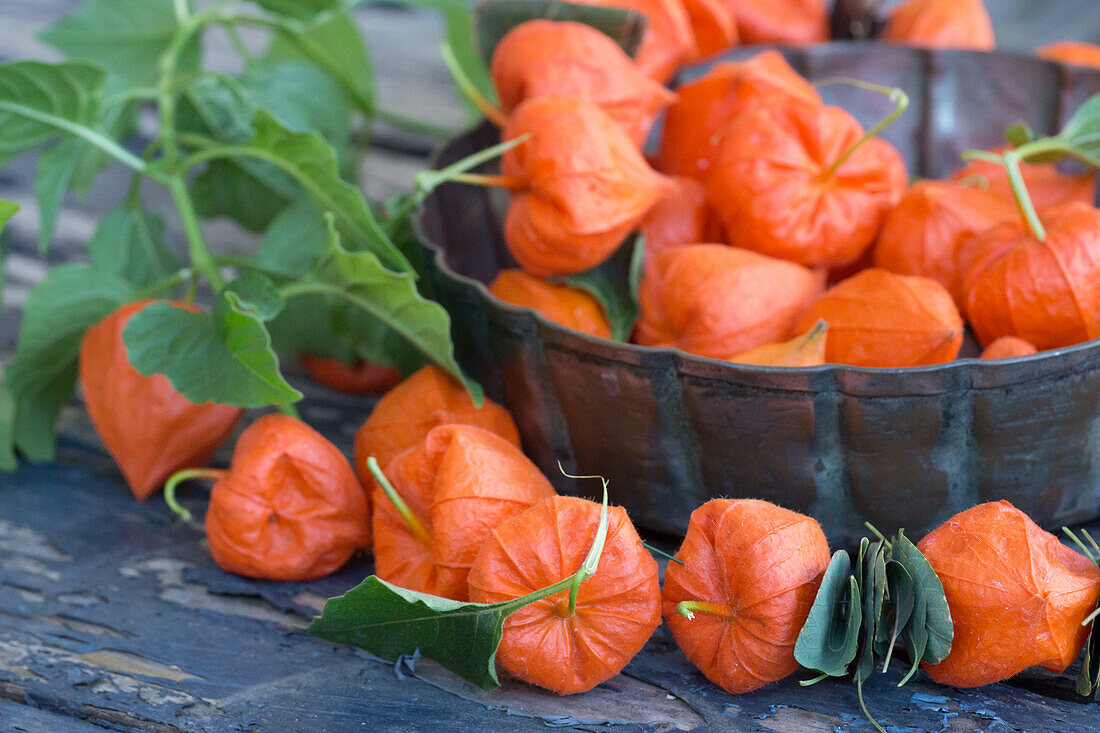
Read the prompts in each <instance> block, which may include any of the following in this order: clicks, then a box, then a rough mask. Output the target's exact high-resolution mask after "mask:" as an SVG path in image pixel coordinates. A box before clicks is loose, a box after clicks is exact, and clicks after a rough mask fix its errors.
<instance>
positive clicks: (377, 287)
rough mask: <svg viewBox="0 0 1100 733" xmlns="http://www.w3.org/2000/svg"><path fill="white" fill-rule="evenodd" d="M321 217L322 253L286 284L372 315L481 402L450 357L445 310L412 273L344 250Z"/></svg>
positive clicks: (329, 217)
mask: <svg viewBox="0 0 1100 733" xmlns="http://www.w3.org/2000/svg"><path fill="white" fill-rule="evenodd" d="M326 219H327V220H328V222H329V235H330V236H329V245H328V249H327V251H326V252H325V253H324V254H323V255H321V256H320V257H319V258H318V259H317V261H316V262H315V263H314V266H313V271H312V272H311V274H310V275H309V276H308V277H307V278H305V279H304V280H303V281H302V282H301V283H299V284H297V285H293V286H290V287H291V288H296V292H297V293H311V294H315V295H316V294H320V295H332V296H336V297H339V298H341V299H343V300H344V301H346V302H347V303H350V304H352V305H354V306H356V307H357V308H358V309H360V310H362V311H364V312H365V313H367V314H369V315H370V316H372V317H374V318H375V319H377V320H378V321H380V322H382V323H383V324H385V325H386V326H387V327H389V328H391V329H393V330H394V331H395V332H397V333H398V334H400V335H401V336H402V337H403V338H404V339H406V340H407V341H408V342H409V343H410V344H411V345H412V346H414V347H415V348H416V349H417V350H418V351H419V352H420V353H422V354H423V355H424V356H425V357H427V358H428V359H430V360H431V361H433V362H435V363H436V364H438V365H439V366H441V367H442V368H443V369H445V370H446V371H447V372H449V373H450V374H451V375H452V376H453V377H455V379H457V380H459V381H460V382H461V383H462V384H463V385H465V387H466V388H467V389H468V390H469V391H470V394H471V395H472V396H473V397H474V400H475V402H477V403H479V404H480V402H481V400H482V397H483V395H482V391H481V387H480V385H478V384H477V383H476V382H473V381H471V380H469V379H467V378H466V376H465V375H464V374H463V373H462V369H461V367H459V366H458V362H456V361H455V358H454V345H453V344H452V342H451V318H450V316H449V315H448V314H447V311H446V310H444V309H443V307H442V306H440V305H439V304H438V303H434V302H432V301H430V300H426V299H425V298H424V297H423V296H421V295H420V293H419V292H417V289H416V283H415V281H414V280H413V276H412V275H411V274H409V273H394V272H392V271H390V270H387V269H386V268H385V267H383V266H382V263H381V261H380V260H379V259H378V257H377V256H376V255H375V254H374V253H373V252H349V251H347V250H346V249H344V247H343V246H342V245H341V244H340V239H339V235H338V234H337V233H336V230H335V228H334V225H333V224H332V220H333V217H332V215H331V214H327V215H326ZM288 292H290V290H289V289H288Z"/></svg>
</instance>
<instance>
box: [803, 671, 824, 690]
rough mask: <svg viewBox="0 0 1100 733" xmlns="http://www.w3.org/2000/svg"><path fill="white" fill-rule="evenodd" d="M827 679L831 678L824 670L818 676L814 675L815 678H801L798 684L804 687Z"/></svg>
mask: <svg viewBox="0 0 1100 733" xmlns="http://www.w3.org/2000/svg"><path fill="white" fill-rule="evenodd" d="M827 679H829V675H828V674H826V673H824V672H822V673H821V674H819V675H818V676H817V677H813V678H811V679H808V680H799V681H798V684H799V685H800V686H802V687H809V686H810V685H816V684H817V683H818V682H821V681H822V680H827Z"/></svg>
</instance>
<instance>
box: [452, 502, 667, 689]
mask: <svg viewBox="0 0 1100 733" xmlns="http://www.w3.org/2000/svg"><path fill="white" fill-rule="evenodd" d="M599 518H600V505H599V504H596V503H594V502H591V501H587V500H585V499H578V498H574V497H565V496H555V497H551V498H549V499H545V500H543V501H542V502H540V503H539V504H536V505H535V506H534V507H532V508H531V509H528V510H527V511H525V512H524V513H522V514H520V515H518V516H515V517H513V518H512V519H509V520H507V521H505V522H503V523H501V524H499V525H498V526H497V527H496V528H495V529H494V530H493V531H492V532H491V533H490V535H489V538H488V539H487V540H486V541H485V543H484V544H483V545H482V547H481V550H480V551H479V552H478V555H477V558H476V559H475V560H474V565H473V567H472V568H471V569H470V574H469V588H470V600H471V601H475V602H477V603H497V602H501V601H507V600H510V599H513V598H518V597H519V596H521V595H525V594H527V593H531V592H532V591H535V590H538V589H539V588H545V587H546V586H548V585H551V584H553V583H556V582H558V581H560V580H562V579H564V578H566V577H568V576H570V575H572V574H573V573H574V572H576V571H577V569H578V568H579V567H580V565H581V562H582V561H583V560H584V557H585V555H587V554H588V550H589V548H590V547H591V545H592V541H593V539H594V538H595V536H596V527H597V525H598V524H599ZM568 596H569V591H568V590H563V591H561V592H559V593H556V594H554V595H552V596H550V597H548V598H545V599H543V600H541V601H537V602H535V603H532V604H530V605H528V606H525V607H523V608H521V609H520V610H518V611H516V612H515V613H513V614H512V615H511V616H509V617H508V619H507V620H506V621H505V622H504V631H503V635H502V637H501V641H500V648H499V650H498V651H497V662H499V664H500V666H501V667H503V668H504V669H505V670H507V671H508V673H509V674H511V675H513V676H514V677H518V678H519V679H521V680H524V681H525V682H529V683H531V684H533V685H538V686H539V687H544V688H546V689H548V690H552V691H554V692H557V693H558V694H561V695H568V694H572V693H575V692H584V691H585V690H590V689H592V688H593V687H595V686H596V685H598V684H599V683H601V682H603V681H604V680H607V679H610V678H611V677H614V676H615V675H616V674H618V673H619V671H620V670H622V668H623V667H625V666H626V664H627V662H629V661H630V660H631V659H632V658H633V657H634V655H635V654H637V653H638V652H639V651H640V650H641V648H642V647H643V646H644V645H645V643H646V641H647V640H648V639H649V637H650V636H651V635H652V634H653V631H654V630H655V629H656V628H657V626H659V625H660V623H661V588H660V585H659V581H658V577H657V563H656V562H654V561H653V558H652V556H650V554H649V552H647V551H646V549H645V548H644V547H643V546H642V542H641V539H639V537H638V533H637V532H636V531H635V529H634V526H633V525H632V524H631V523H630V519H629V518H627V515H626V512H625V511H624V510H623V509H622V508H620V507H610V508H609V510H608V530H607V541H606V544H605V545H604V550H603V555H602V556H601V557H600V562H599V567H598V569H597V571H596V573H595V575H593V576H592V577H590V578H589V579H588V580H586V581H584V582H583V583H581V585H580V589H579V592H578V594H577V603H576V607H575V609H574V612H573V613H572V614H569V613H568Z"/></svg>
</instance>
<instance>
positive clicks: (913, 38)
mask: <svg viewBox="0 0 1100 733" xmlns="http://www.w3.org/2000/svg"><path fill="white" fill-rule="evenodd" d="M882 40H884V41H890V42H892V43H904V44H908V45H910V46H924V47H929V48H969V49H973V50H975V51H992V50H993V48H994V47H995V46H996V45H997V44H996V39H995V38H994V35H993V21H992V20H990V18H989V12H988V11H987V10H986V9H985V4H984V3H983V2H982V0H906V2H903V3H901V4H900V5H898V6H897V7H895V8H894V9H893V10H892V11H891V12H890V16H889V17H888V18H887V20H886V27H885V29H884V30H883V32H882Z"/></svg>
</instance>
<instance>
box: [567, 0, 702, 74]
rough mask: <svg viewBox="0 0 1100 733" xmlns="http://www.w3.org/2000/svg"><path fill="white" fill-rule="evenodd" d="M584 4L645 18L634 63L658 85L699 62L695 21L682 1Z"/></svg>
mask: <svg viewBox="0 0 1100 733" xmlns="http://www.w3.org/2000/svg"><path fill="white" fill-rule="evenodd" d="M580 1H581V2H582V4H584V5H602V6H604V7H610V8H623V9H624V10H633V11H634V12H636V13H640V14H641V15H642V16H644V17H645V20H646V28H645V33H644V34H643V35H642V42H641V43H640V44H639V45H638V50H637V51H635V53H634V59H635V60H636V61H637V62H638V65H639V66H640V67H641V68H642V71H644V72H645V73H646V74H647V75H648V76H649V78H651V79H653V80H654V81H658V82H661V83H662V84H663V83H665V82H666V81H668V80H669V79H670V78H671V77H672V75H673V74H675V73H676V70H677V69H679V68H680V67H681V66H683V65H684V64H686V63H690V62H691V61H695V60H696V59H698V58H699V47H698V46H697V45H695V35H694V33H692V30H691V18H689V17H688V12H687V9H686V8H684V4H683V2H682V0H580Z"/></svg>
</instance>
